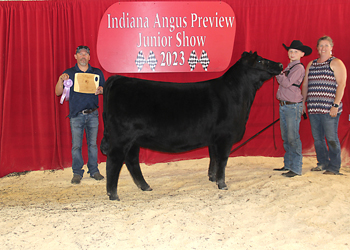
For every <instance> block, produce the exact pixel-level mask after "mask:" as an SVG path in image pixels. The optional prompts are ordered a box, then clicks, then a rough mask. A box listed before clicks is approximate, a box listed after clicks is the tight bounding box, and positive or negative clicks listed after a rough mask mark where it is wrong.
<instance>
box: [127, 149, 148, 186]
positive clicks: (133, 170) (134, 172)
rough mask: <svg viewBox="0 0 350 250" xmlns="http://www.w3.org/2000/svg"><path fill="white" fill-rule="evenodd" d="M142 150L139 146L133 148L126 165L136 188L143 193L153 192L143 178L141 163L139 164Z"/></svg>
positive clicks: (128, 154)
mask: <svg viewBox="0 0 350 250" xmlns="http://www.w3.org/2000/svg"><path fill="white" fill-rule="evenodd" d="M139 153H140V148H139V147H137V146H132V147H131V148H130V150H129V152H128V153H127V155H126V158H125V164H126V167H127V168H128V170H129V172H130V174H131V176H132V178H133V180H134V182H135V184H136V186H138V187H139V188H140V189H141V190H142V191H152V188H151V187H150V186H149V185H148V184H147V182H146V181H145V178H144V177H143V174H142V171H141V168H140V162H139Z"/></svg>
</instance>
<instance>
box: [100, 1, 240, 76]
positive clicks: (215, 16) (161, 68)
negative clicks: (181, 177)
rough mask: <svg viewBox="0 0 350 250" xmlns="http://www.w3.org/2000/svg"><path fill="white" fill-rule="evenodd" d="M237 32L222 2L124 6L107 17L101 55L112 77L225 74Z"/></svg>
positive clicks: (231, 14)
mask: <svg viewBox="0 0 350 250" xmlns="http://www.w3.org/2000/svg"><path fill="white" fill-rule="evenodd" d="M235 33H236V17H235V15H234V12H233V10H232V8H231V7H230V6H229V5H228V4H226V3H224V2H222V1H217V2H151V1H147V2H118V3H115V4H113V5H112V6H110V7H109V8H108V9H107V11H106V12H105V13H104V15H103V16H102V19H101V23H100V27H99V33H98V38H97V55H98V59H99V61H100V64H101V66H102V67H103V68H104V69H105V70H106V71H108V72H110V73H135V72H141V73H143V72H191V71H193V72H205V71H208V72H217V71H224V70H225V69H226V68H227V67H228V65H229V63H230V61H231V56H232V50H233V45H234V39H235Z"/></svg>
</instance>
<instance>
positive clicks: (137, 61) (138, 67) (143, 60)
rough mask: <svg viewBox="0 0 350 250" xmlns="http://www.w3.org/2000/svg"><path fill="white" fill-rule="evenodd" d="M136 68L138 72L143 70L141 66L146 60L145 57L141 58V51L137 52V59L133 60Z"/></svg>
mask: <svg viewBox="0 0 350 250" xmlns="http://www.w3.org/2000/svg"><path fill="white" fill-rule="evenodd" d="M135 63H136V66H137V69H138V71H141V70H142V68H143V65H145V63H146V60H145V57H144V56H143V52H142V50H140V51H139V53H138V54H137V58H136V60H135Z"/></svg>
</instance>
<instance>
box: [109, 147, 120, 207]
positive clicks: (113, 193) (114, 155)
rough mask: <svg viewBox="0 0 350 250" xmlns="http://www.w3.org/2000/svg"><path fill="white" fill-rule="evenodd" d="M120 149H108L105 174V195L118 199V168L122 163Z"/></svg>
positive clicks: (111, 198)
mask: <svg viewBox="0 0 350 250" xmlns="http://www.w3.org/2000/svg"><path fill="white" fill-rule="evenodd" d="M121 152H122V151H118V150H115V149H114V150H110V152H108V155H107V163H106V174H107V195H108V196H109V199H110V200H118V201H119V197H118V194H117V187H118V180H119V174H120V170H121V169H122V166H123V163H124V156H123V153H121Z"/></svg>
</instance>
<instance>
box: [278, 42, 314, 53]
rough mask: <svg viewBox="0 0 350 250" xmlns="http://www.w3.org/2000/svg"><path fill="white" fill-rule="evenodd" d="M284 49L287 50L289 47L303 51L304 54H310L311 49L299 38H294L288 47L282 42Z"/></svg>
mask: <svg viewBox="0 0 350 250" xmlns="http://www.w3.org/2000/svg"><path fill="white" fill-rule="evenodd" d="M282 45H283V46H284V47H285V49H286V50H287V51H288V50H289V49H297V50H300V51H302V52H304V53H305V56H307V55H310V54H311V52H312V49H311V48H310V47H309V46H306V45H303V43H302V42H300V41H299V40H294V41H293V42H292V43H291V44H290V46H289V47H287V46H286V45H285V44H284V43H283V44H282Z"/></svg>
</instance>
